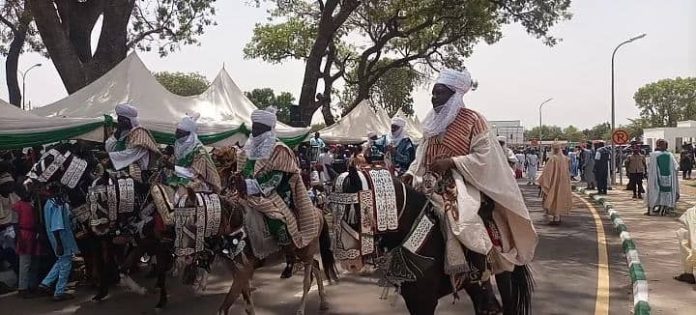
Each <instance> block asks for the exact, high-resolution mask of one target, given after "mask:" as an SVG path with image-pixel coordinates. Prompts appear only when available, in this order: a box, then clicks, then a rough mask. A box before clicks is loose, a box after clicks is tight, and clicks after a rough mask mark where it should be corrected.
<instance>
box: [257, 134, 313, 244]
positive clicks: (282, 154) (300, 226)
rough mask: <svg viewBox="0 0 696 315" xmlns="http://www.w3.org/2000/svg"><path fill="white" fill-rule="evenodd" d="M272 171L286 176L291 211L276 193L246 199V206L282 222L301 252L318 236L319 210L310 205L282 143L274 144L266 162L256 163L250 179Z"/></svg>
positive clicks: (291, 155)
mask: <svg viewBox="0 0 696 315" xmlns="http://www.w3.org/2000/svg"><path fill="white" fill-rule="evenodd" d="M273 171H279V172H283V173H286V174H287V176H288V183H289V185H290V194H291V200H292V206H293V209H292V210H291V209H290V208H289V206H288V203H286V202H285V200H284V199H283V198H282V197H281V196H280V195H279V194H278V193H277V192H272V193H270V194H268V195H266V196H249V197H248V201H249V205H250V207H251V208H252V209H254V210H256V211H260V212H262V213H264V214H265V215H266V216H267V217H269V218H272V219H278V220H282V221H283V222H285V224H286V225H287V229H288V233H289V234H290V237H291V238H292V241H293V243H294V244H295V246H296V247H297V248H303V247H305V246H307V244H309V242H311V241H312V240H313V239H315V238H316V237H317V236H318V235H319V229H320V226H321V223H322V222H321V210H319V209H317V208H315V207H314V205H313V204H312V201H311V200H310V198H309V195H308V194H307V188H306V187H305V185H304V183H303V182H302V178H301V176H300V169H299V167H298V165H297V160H296V159H295V155H294V154H293V152H292V150H291V149H290V148H289V147H288V146H286V145H285V144H283V143H282V142H276V145H275V147H274V149H273V153H272V154H271V156H270V158H268V159H259V160H256V162H255V163H254V170H253V172H252V176H253V177H254V178H260V177H262V176H264V175H266V174H267V173H269V172H273Z"/></svg>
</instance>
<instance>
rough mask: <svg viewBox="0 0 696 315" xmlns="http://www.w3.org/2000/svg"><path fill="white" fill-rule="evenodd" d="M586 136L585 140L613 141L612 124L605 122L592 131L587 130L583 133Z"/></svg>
mask: <svg viewBox="0 0 696 315" xmlns="http://www.w3.org/2000/svg"><path fill="white" fill-rule="evenodd" d="M582 133H583V134H584V135H585V139H587V140H588V141H591V140H609V139H611V124H610V123H609V122H604V123H601V124H598V125H595V126H593V127H592V128H590V129H585V130H583V131H582Z"/></svg>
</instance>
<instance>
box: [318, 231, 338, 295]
mask: <svg viewBox="0 0 696 315" xmlns="http://www.w3.org/2000/svg"><path fill="white" fill-rule="evenodd" d="M323 221H324V225H323V226H322V228H321V234H320V235H319V252H320V253H321V264H322V266H323V267H324V274H326V279H328V280H329V282H331V281H338V270H337V269H336V259H335V258H334V255H333V251H331V235H329V224H328V223H327V222H326V220H323Z"/></svg>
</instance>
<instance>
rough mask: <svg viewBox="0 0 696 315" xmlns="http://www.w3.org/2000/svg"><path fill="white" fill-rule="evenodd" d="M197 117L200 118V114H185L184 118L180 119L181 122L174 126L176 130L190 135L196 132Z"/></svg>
mask: <svg viewBox="0 0 696 315" xmlns="http://www.w3.org/2000/svg"><path fill="white" fill-rule="evenodd" d="M199 117H201V114H198V113H192V114H186V116H185V117H184V118H183V119H181V122H179V124H177V125H176V128H177V129H181V130H184V131H188V132H191V133H195V132H198V124H197V123H196V121H197V120H198V118H199Z"/></svg>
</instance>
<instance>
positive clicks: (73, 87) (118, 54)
mask: <svg viewBox="0 0 696 315" xmlns="http://www.w3.org/2000/svg"><path fill="white" fill-rule="evenodd" d="M26 1H27V3H28V4H29V8H30V9H31V13H32V14H33V16H34V20H35V23H36V27H37V29H38V31H39V33H40V34H41V39H42V40H43V44H44V45H45V46H46V50H47V53H48V55H49V56H50V58H51V60H52V61H53V64H54V65H55V67H56V70H58V74H59V75H60V77H61V79H62V81H63V85H64V86H65V88H66V90H67V91H68V93H74V92H75V91H77V90H79V89H80V88H82V87H84V86H85V85H87V84H89V83H91V82H92V81H94V80H96V79H97V78H99V77H100V76H102V75H103V74H104V73H106V72H107V71H109V70H110V69H111V68H113V67H114V66H115V65H116V64H118V63H119V62H120V61H121V60H123V59H124V58H125V57H126V54H127V53H128V51H129V50H130V49H139V50H145V51H150V50H152V49H153V48H155V47H156V49H157V50H158V52H159V53H160V55H162V56H164V55H166V54H168V53H170V52H173V51H176V50H177V49H178V48H179V47H180V45H191V44H197V43H198V41H197V37H198V36H199V35H201V34H203V32H204V31H205V28H206V27H208V26H210V25H213V24H215V23H214V22H213V20H212V16H213V15H214V14H215V9H214V8H213V3H214V2H215V0H157V1H155V0H143V1H135V0H26ZM100 17H101V18H102V26H101V32H100V34H99V40H98V43H97V47H96V49H94V53H92V50H93V49H92V36H91V34H92V31H93V30H94V27H95V25H96V23H97V20H98V19H99V18H100Z"/></svg>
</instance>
